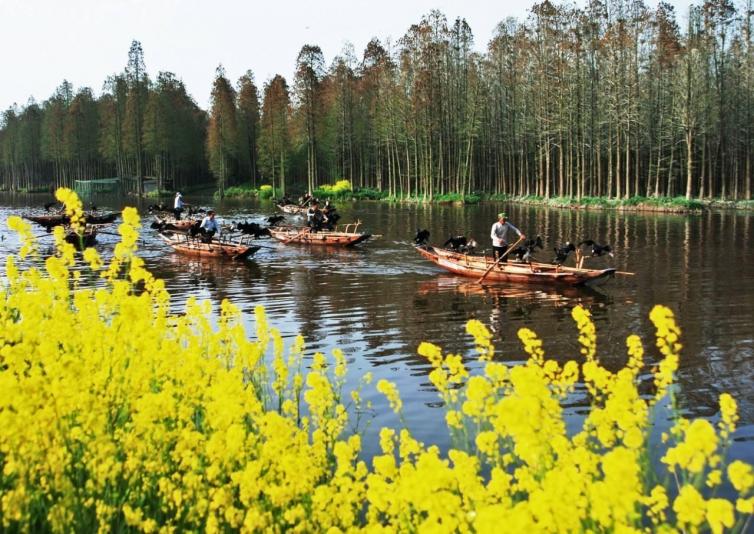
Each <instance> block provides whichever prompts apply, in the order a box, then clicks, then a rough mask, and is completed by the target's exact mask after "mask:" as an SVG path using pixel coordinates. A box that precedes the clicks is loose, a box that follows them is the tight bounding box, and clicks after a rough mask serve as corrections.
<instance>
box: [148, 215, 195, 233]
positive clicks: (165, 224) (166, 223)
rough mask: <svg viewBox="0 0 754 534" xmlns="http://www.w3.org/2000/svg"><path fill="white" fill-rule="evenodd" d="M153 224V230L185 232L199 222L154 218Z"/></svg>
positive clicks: (173, 218) (156, 216) (172, 218)
mask: <svg viewBox="0 0 754 534" xmlns="http://www.w3.org/2000/svg"><path fill="white" fill-rule="evenodd" d="M154 220H155V224H154V225H153V228H168V229H170V230H178V231H186V230H188V229H189V228H191V227H192V226H194V225H195V224H196V223H197V222H199V221H193V220H191V219H176V218H175V217H161V216H159V215H155V216H154Z"/></svg>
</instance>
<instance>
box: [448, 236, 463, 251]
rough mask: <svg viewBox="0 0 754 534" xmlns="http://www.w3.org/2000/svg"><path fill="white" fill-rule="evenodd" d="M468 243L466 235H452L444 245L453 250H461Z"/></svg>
mask: <svg viewBox="0 0 754 534" xmlns="http://www.w3.org/2000/svg"><path fill="white" fill-rule="evenodd" d="M467 243H468V241H467V240H466V236H465V235H457V236H450V237H449V238H448V240H447V241H445V243H443V244H442V247H443V248H449V249H451V250H461V249H462V248H463V247H465V246H466V244H467Z"/></svg>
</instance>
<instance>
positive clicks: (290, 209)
mask: <svg viewBox="0 0 754 534" xmlns="http://www.w3.org/2000/svg"><path fill="white" fill-rule="evenodd" d="M277 207H278V209H280V211H282V212H283V213H287V214H289V215H306V212H307V210H308V209H309V208H308V207H306V206H299V205H298V204H284V205H282V206H281V205H280V204H277Z"/></svg>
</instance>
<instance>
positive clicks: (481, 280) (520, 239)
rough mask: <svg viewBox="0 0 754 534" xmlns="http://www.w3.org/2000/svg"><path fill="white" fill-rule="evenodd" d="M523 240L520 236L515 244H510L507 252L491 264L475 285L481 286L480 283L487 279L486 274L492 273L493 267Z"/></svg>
mask: <svg viewBox="0 0 754 534" xmlns="http://www.w3.org/2000/svg"><path fill="white" fill-rule="evenodd" d="M523 240H524V236H521V237H519V238H518V241H516V242H515V243H513V244H512V245H511V246H509V247H508V250H506V251H505V252H503V253H502V254H501V255H500V257H499V258H498V259H497V261H496V262H495V263H493V264H492V265H490V267H489V268H488V269H487V270H486V271H484V274H483V275H482V277H481V278H480V279H479V280H477V284H481V283H482V282H483V281H484V279H485V278H487V275H488V274H490V271H492V269H494V268H495V266H496V265H497V264H498V263H500V261H501V260H502V259H503V258H505V257H506V256H507V255H508V253H509V252H510V251H511V250H513V249H514V248H515V247H516V245H518V244H519V243H520V242H521V241H523Z"/></svg>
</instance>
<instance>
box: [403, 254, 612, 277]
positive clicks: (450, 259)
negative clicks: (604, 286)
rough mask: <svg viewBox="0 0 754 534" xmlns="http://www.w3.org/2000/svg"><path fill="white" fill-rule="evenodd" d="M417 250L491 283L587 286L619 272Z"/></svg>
mask: <svg viewBox="0 0 754 534" xmlns="http://www.w3.org/2000/svg"><path fill="white" fill-rule="evenodd" d="M415 248H416V251H417V252H418V253H419V254H421V255H422V256H424V257H425V258H426V259H428V260H429V261H431V262H432V263H434V264H435V265H438V266H439V267H442V268H443V269H445V270H447V271H450V272H452V273H455V274H459V275H461V276H469V277H475V278H478V279H480V281H481V280H482V279H483V280H484V281H488V282H507V283H512V284H537V285H556V286H583V285H593V284H595V283H599V282H603V281H605V280H607V279H609V278H612V277H613V276H614V275H615V273H616V269H614V268H607V269H584V268H579V267H566V266H564V265H557V264H553V263H541V262H536V261H532V262H531V263H526V262H518V261H512V260H511V261H508V262H500V263H497V262H496V260H495V258H494V257H492V256H486V255H475V254H462V253H459V252H454V251H452V250H447V249H443V248H440V247H434V246H431V245H420V246H417V247H415Z"/></svg>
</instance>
